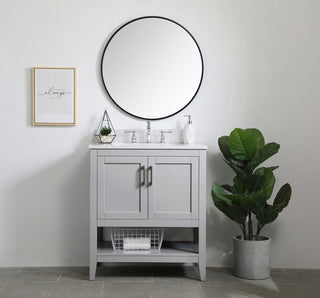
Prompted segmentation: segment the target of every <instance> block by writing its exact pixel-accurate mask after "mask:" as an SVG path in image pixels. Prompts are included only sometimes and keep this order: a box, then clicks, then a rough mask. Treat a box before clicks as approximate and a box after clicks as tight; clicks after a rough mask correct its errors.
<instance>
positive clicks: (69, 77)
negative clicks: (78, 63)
mask: <svg viewBox="0 0 320 298" xmlns="http://www.w3.org/2000/svg"><path fill="white" fill-rule="evenodd" d="M32 78H33V80H32V90H33V117H32V119H33V120H32V123H33V125H75V124H76V69H75V68H71V67H61V68H60V67H59V68H54V67H33V68H32Z"/></svg>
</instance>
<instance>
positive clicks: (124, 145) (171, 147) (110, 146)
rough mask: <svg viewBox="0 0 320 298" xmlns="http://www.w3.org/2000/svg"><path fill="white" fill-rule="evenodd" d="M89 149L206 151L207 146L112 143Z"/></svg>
mask: <svg viewBox="0 0 320 298" xmlns="http://www.w3.org/2000/svg"><path fill="white" fill-rule="evenodd" d="M89 149H108V150H110V149H132V150H135V149H137V150H138V149H139V150H141V149H143V150H146V149H154V150H161V149H162V150H175V149H177V150H178V149H185V150H207V149H208V146H206V145H200V144H183V143H165V144H161V143H112V144H100V143H94V144H91V145H89Z"/></svg>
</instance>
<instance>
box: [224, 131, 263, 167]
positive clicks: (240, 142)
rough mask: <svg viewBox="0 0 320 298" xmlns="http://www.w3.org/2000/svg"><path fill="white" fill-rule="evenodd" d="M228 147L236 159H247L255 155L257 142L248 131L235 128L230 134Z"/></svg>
mask: <svg viewBox="0 0 320 298" xmlns="http://www.w3.org/2000/svg"><path fill="white" fill-rule="evenodd" d="M229 149H230V152H231V154H232V155H233V156H234V157H235V158H236V159H238V160H240V161H247V160H251V159H252V158H253V157H254V156H255V154H256V151H257V144H256V142H255V140H254V138H253V137H252V136H251V134H250V133H248V132H246V131H245V130H243V129H241V128H236V129H234V130H233V131H232V132H231V134H230V137H229Z"/></svg>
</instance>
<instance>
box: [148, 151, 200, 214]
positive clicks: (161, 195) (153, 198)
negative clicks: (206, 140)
mask: <svg viewBox="0 0 320 298" xmlns="http://www.w3.org/2000/svg"><path fill="white" fill-rule="evenodd" d="M147 184H148V194H149V217H150V218H153V219H198V196H199V195H198V157H149V162H148V168H147Z"/></svg>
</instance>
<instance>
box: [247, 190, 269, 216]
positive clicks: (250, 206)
mask: <svg viewBox="0 0 320 298" xmlns="http://www.w3.org/2000/svg"><path fill="white" fill-rule="evenodd" d="M265 205H266V197H265V195H264V194H263V192H262V191H258V192H252V193H250V194H249V196H248V197H246V198H243V199H242V201H241V207H243V208H244V209H245V210H247V212H248V213H249V212H254V213H255V210H256V209H258V210H260V209H263V207H264V206H265Z"/></svg>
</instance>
